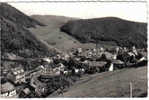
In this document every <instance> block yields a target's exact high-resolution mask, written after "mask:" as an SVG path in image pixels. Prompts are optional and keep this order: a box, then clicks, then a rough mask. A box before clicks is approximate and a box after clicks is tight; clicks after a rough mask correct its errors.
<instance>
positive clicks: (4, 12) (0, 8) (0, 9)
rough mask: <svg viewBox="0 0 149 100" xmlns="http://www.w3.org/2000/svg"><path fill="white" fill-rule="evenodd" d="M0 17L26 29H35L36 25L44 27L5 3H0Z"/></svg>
mask: <svg viewBox="0 0 149 100" xmlns="http://www.w3.org/2000/svg"><path fill="white" fill-rule="evenodd" d="M0 15H1V16H3V17H4V18H7V19H8V20H11V21H12V22H13V23H15V24H17V25H20V26H24V27H27V28H29V27H35V26H36V25H40V26H44V25H43V24H42V23H40V22H38V21H36V20H34V19H32V18H30V17H29V16H27V15H25V14H24V13H22V12H20V11H19V10H17V9H16V8H14V7H12V6H11V5H9V4H7V3H0Z"/></svg>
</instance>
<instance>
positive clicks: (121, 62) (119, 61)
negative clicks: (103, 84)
mask: <svg viewBox="0 0 149 100" xmlns="http://www.w3.org/2000/svg"><path fill="white" fill-rule="evenodd" d="M112 63H114V64H124V62H123V61H121V60H112Z"/></svg>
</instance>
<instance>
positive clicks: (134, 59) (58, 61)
mask: <svg viewBox="0 0 149 100" xmlns="http://www.w3.org/2000/svg"><path fill="white" fill-rule="evenodd" d="M2 61H3V62H5V63H8V66H9V67H11V68H6V67H3V65H2V68H1V74H2V75H1V77H0V78H1V97H2V98H15V97H20V98H25V97H27V98H32V97H47V96H49V95H51V94H52V93H54V92H56V93H58V94H63V92H65V91H67V89H68V88H69V87H71V86H72V85H73V84H75V82H76V81H77V80H79V79H80V77H81V76H83V75H86V74H88V75H90V74H95V73H102V72H106V71H107V72H108V71H114V70H120V69H123V68H132V67H133V68H137V67H141V66H146V65H147V50H146V49H136V47H135V46H133V47H132V48H127V47H116V48H113V49H105V48H103V47H100V48H94V49H83V48H77V49H73V50H71V51H69V52H67V53H59V54H57V55H55V56H53V57H44V58H37V59H27V58H26V59H25V58H17V57H16V56H15V55H13V54H6V57H5V58H2ZM9 63H10V64H9ZM18 63H20V65H18ZM24 63H25V64H24ZM26 63H28V64H26ZM33 66H34V67H33Z"/></svg>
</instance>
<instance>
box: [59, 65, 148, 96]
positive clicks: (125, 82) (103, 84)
mask: <svg viewBox="0 0 149 100" xmlns="http://www.w3.org/2000/svg"><path fill="white" fill-rule="evenodd" d="M130 82H131V83H132V96H133V97H138V96H145V95H146V94H147V67H140V68H130V69H123V70H116V71H114V72H104V73H97V74H94V75H87V76H83V77H82V78H81V79H80V81H78V82H77V83H75V84H74V86H72V87H71V88H70V89H69V90H68V91H67V92H65V93H64V94H63V95H59V97H130Z"/></svg>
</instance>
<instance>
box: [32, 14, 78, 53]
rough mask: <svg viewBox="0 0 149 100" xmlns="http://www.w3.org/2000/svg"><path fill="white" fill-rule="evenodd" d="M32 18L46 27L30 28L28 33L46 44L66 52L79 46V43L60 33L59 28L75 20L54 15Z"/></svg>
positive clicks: (34, 16)
mask: <svg viewBox="0 0 149 100" xmlns="http://www.w3.org/2000/svg"><path fill="white" fill-rule="evenodd" d="M32 18H34V19H35V20H38V21H39V22H41V23H43V24H45V25H46V26H37V27H36V28H30V31H31V32H32V33H33V34H34V35H36V36H37V37H38V38H40V39H42V40H44V41H46V42H47V43H48V44H50V45H52V46H54V47H56V48H58V49H60V50H68V49H70V48H73V47H74V48H77V47H78V46H80V45H81V43H80V42H79V41H77V40H76V39H75V38H73V37H72V36H70V35H68V34H66V33H65V32H61V31H60V27H61V26H62V25H64V24H65V23H66V22H68V21H69V20H74V19H75V18H69V17H64V16H54V15H33V16H32Z"/></svg>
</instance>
